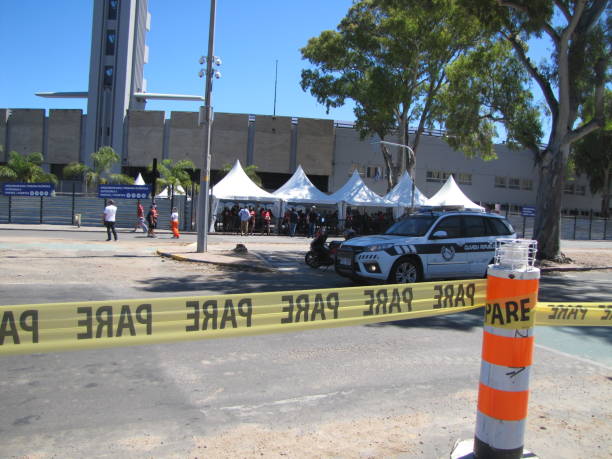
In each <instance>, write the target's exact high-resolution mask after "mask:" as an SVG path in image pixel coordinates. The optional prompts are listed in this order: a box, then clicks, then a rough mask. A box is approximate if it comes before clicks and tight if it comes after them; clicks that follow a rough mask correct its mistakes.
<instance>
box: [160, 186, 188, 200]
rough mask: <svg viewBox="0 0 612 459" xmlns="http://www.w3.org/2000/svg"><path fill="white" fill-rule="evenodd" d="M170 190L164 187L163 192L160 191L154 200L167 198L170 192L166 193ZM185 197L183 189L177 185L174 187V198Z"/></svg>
mask: <svg viewBox="0 0 612 459" xmlns="http://www.w3.org/2000/svg"><path fill="white" fill-rule="evenodd" d="M169 189H170V187H168V186H167V187H165V188H164V189H163V190H161V191H160V192H159V193H158V194H156V195H155V197H156V198H167V197H168V196H170V192H169V191H168V190H169ZM184 195H185V190H184V189H183V187H182V186H180V185H177V186H175V187H174V196H184Z"/></svg>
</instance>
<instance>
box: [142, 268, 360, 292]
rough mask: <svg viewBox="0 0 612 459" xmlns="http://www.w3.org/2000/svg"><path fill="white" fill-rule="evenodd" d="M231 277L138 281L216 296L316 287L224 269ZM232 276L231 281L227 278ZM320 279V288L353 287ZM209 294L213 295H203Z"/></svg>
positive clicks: (147, 287) (304, 280)
mask: <svg viewBox="0 0 612 459" xmlns="http://www.w3.org/2000/svg"><path fill="white" fill-rule="evenodd" d="M224 270H225V271H227V273H228V275H227V276H224V275H222V274H221V275H218V276H206V277H203V276H201V275H199V274H192V275H186V276H180V277H175V278H172V279H169V278H166V277H153V278H149V279H146V280H142V281H139V283H140V284H141V285H142V290H144V291H146V292H201V291H204V292H215V294H220V295H227V294H236V293H245V294H249V293H261V292H283V291H290V290H310V289H312V288H313V286H312V279H311V278H308V277H306V276H291V277H285V276H284V275H282V274H281V275H279V274H278V273H248V272H241V271H238V270H236V269H233V268H226V269H224ZM230 275H231V282H228V277H229V276H230ZM324 280H325V279H324V278H321V285H319V288H322V289H323V288H342V287H352V286H353V284H352V283H351V282H350V281H349V280H347V281H346V285H340V286H338V282H337V279H335V278H334V279H333V281H334V283H333V284H330V285H325V283H324ZM203 294H204V295H210V294H211V293H203Z"/></svg>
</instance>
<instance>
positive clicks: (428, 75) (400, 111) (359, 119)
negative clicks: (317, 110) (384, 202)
mask: <svg viewBox="0 0 612 459" xmlns="http://www.w3.org/2000/svg"><path fill="white" fill-rule="evenodd" d="M481 38H482V33H481V31H480V28H479V27H478V21H476V20H475V19H474V18H473V17H472V16H469V15H466V14H464V12H463V10H462V9H461V8H459V7H458V6H457V2H456V1H455V0H362V1H358V2H355V4H354V5H353V6H352V7H351V8H350V9H349V11H348V13H347V15H346V17H345V18H344V19H342V21H341V22H340V24H339V25H338V27H337V30H336V31H331V30H326V31H324V32H322V33H321V34H320V35H319V36H318V37H315V38H311V39H310V40H309V41H308V44H307V45H306V46H305V47H304V48H302V50H301V52H302V56H303V58H304V59H307V60H308V61H309V62H310V63H311V64H312V65H313V66H314V68H311V69H305V70H303V71H302V81H301V86H302V89H303V90H305V91H306V90H309V91H310V93H311V94H312V95H314V96H315V97H316V99H317V101H318V102H319V103H322V104H324V105H325V106H326V108H327V109H328V111H329V109H330V108H333V107H339V106H341V105H343V104H344V103H345V102H346V100H348V99H351V100H352V101H354V103H355V109H354V112H355V117H356V127H357V128H358V130H359V132H360V135H361V137H362V139H363V138H365V137H367V136H371V135H377V136H378V137H379V138H380V139H381V140H384V139H385V138H387V137H388V136H389V135H391V134H395V133H396V132H397V133H398V134H399V139H400V140H399V141H400V143H401V144H402V145H408V146H410V147H411V148H410V149H403V150H401V151H402V153H401V154H400V155H399V157H400V162H399V165H398V166H399V167H397V168H395V167H394V165H393V162H392V157H391V154H390V153H389V151H388V149H387V147H386V146H385V144H381V152H382V155H383V159H384V162H385V169H386V176H387V177H388V182H387V186H388V188H389V189H390V188H392V187H393V185H394V184H395V182H396V178H397V177H399V175H401V173H403V171H404V170H408V172H409V173H410V174H411V175H414V168H415V164H416V157H415V153H416V151H417V149H418V145H419V140H420V137H421V134H422V133H423V131H424V130H425V129H426V128H431V127H433V122H434V120H435V118H436V115H435V110H434V109H435V107H436V104H435V100H436V98H437V96H438V92H439V91H440V88H442V87H443V85H444V83H445V82H446V71H445V69H446V66H447V65H448V64H449V63H451V62H453V61H454V60H455V59H457V58H458V57H459V56H461V55H462V54H464V53H465V52H467V50H469V49H470V48H471V47H473V46H474V44H475V43H477V42H478V41H479V40H480V39H481ZM413 123H414V124H417V128H416V130H415V133H414V136H413V137H411V136H410V132H409V125H410V124H413Z"/></svg>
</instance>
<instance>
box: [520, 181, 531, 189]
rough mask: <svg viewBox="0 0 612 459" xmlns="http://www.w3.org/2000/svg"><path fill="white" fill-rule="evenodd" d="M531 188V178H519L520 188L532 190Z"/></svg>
mask: <svg viewBox="0 0 612 459" xmlns="http://www.w3.org/2000/svg"><path fill="white" fill-rule="evenodd" d="M532 189H533V180H531V179H521V190H532Z"/></svg>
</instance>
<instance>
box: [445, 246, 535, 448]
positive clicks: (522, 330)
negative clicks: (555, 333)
mask: <svg viewBox="0 0 612 459" xmlns="http://www.w3.org/2000/svg"><path fill="white" fill-rule="evenodd" d="M536 246H537V243H536V241H530V240H525V239H501V240H498V241H497V242H496V247H495V260H494V264H492V265H490V266H489V269H488V271H487V304H486V309H485V324H484V331H483V343H482V363H481V367H480V386H479V391H478V413H477V416H476V435H475V438H474V441H473V442H472V441H464V442H459V443H457V444H456V445H455V447H454V449H453V451H452V453H451V459H468V458H478V459H485V458H486V459H517V458H521V457H530V458H535V457H536V456H535V455H533V454H531V453H528V452H527V451H525V455H523V445H524V438H525V422H526V419H527V402H528V399H529V372H530V369H531V363H532V356H533V339H534V338H533V327H534V324H535V307H536V304H537V302H538V284H539V279H540V270H539V269H538V268H535V267H534V266H533V264H534V261H535V254H536Z"/></svg>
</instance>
